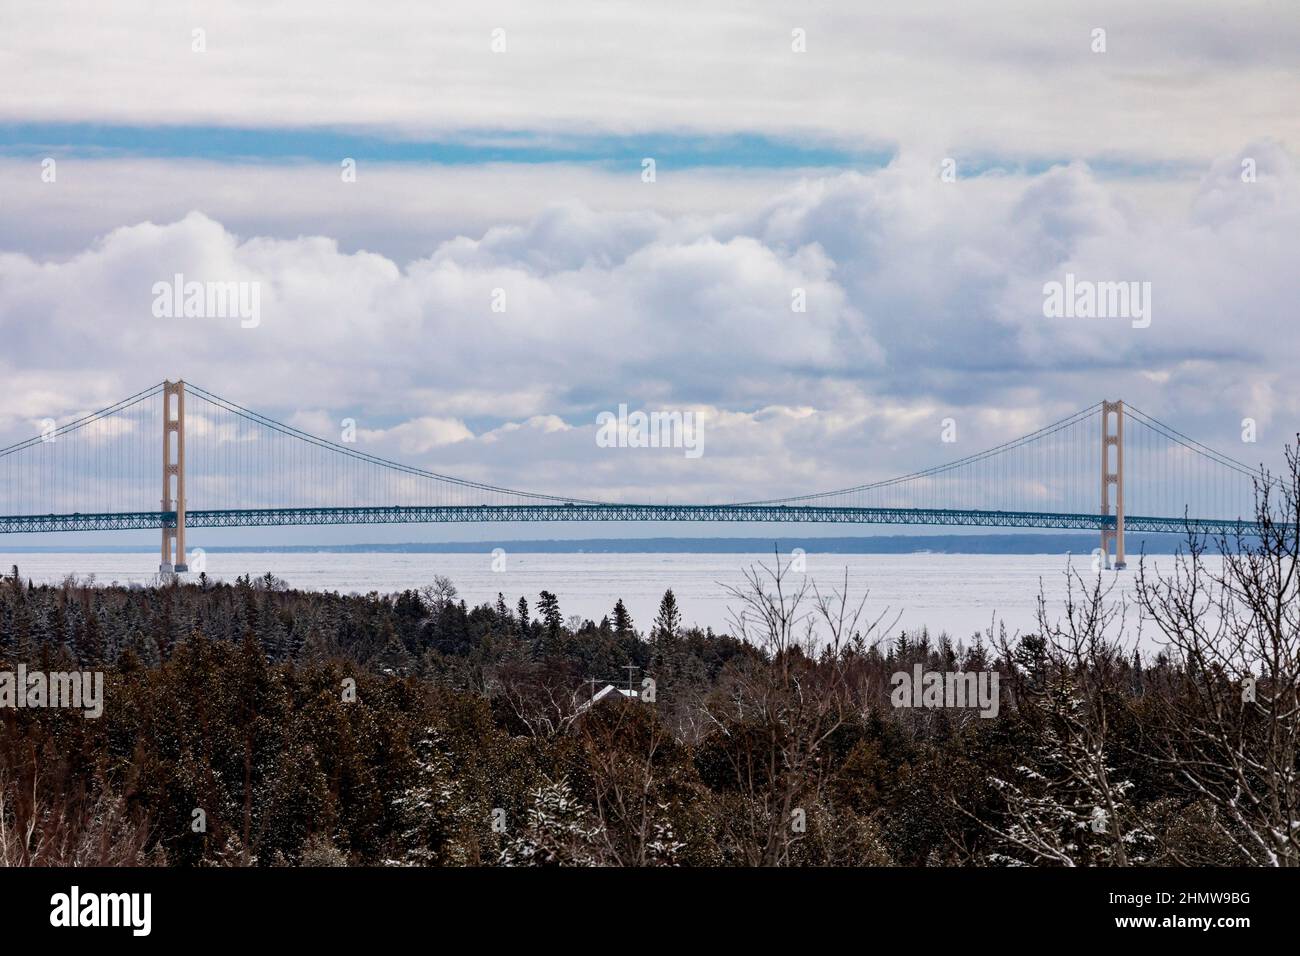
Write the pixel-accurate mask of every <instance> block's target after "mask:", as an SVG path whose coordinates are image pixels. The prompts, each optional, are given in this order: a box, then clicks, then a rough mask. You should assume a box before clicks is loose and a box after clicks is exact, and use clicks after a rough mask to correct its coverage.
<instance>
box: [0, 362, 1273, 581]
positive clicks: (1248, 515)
mask: <svg viewBox="0 0 1300 956" xmlns="http://www.w3.org/2000/svg"><path fill="white" fill-rule="evenodd" d="M187 404H188V406H189V408H188V410H187ZM45 425H46V427H45V428H44V429H43V430H42V432H41V434H39V435H36V436H34V437H32V438H29V439H27V440H26V441H21V442H18V443H16V444H14V445H10V446H9V447H7V448H2V449H0V479H3V484H0V533H24V532H58V531H121V530H132V529H159V530H160V531H161V535H162V543H161V550H160V555H161V563H160V569H161V571H162V572H164V573H170V572H180V571H185V570H187V565H186V560H185V556H186V554H187V551H186V550H185V535H186V531H187V529H189V528H231V527H266V526H283V525H349V524H394V523H408V522H412V523H413V522H498V521H718V522H833V523H841V524H890V525H949V526H958V525H964V526H975V527H986V528H1053V529H1068V530H1088V531H1095V532H1098V533H1099V534H1100V537H1101V547H1102V550H1103V553H1104V554H1105V555H1106V557H1107V561H1108V562H1109V560H1110V553H1111V550H1112V548H1113V551H1114V563H1115V566H1116V567H1123V566H1124V563H1125V550H1124V535H1125V532H1126V531H1134V532H1157V533H1160V532H1164V533H1179V534H1185V533H1187V532H1188V531H1189V530H1190V531H1194V532H1196V533H1198V534H1206V535H1220V534H1223V535H1228V536H1233V535H1236V534H1239V533H1247V534H1248V533H1250V531H1251V529H1252V528H1253V527H1254V521H1253V516H1254V500H1255V487H1256V484H1255V483H1256V480H1257V479H1258V478H1259V477H1260V475H1259V472H1258V471H1257V470H1253V469H1251V468H1250V467H1249V466H1247V465H1245V464H1243V463H1242V462H1240V461H1237V460H1236V459H1233V458H1230V457H1228V456H1227V455H1224V454H1221V453H1220V452H1217V451H1215V450H1214V449H1212V448H1209V447H1208V446H1206V445H1203V444H1201V443H1200V442H1197V441H1195V440H1194V439H1192V438H1189V437H1188V436H1187V435H1184V434H1182V433H1181V432H1179V431H1177V430H1176V429H1174V428H1172V427H1170V426H1168V425H1165V424H1163V423H1161V422H1159V421H1157V420H1156V419H1155V418H1152V417H1151V416H1149V415H1147V414H1146V413H1144V412H1142V411H1141V410H1139V409H1137V408H1134V407H1133V406H1131V405H1125V404H1124V403H1123V402H1120V401H1115V402H1110V401H1103V402H1098V403H1097V404H1095V405H1092V406H1090V407H1088V408H1085V409H1082V410H1080V411H1078V412H1076V413H1074V414H1073V415H1070V416H1068V417H1066V418H1063V419H1061V420H1059V421H1056V422H1053V423H1051V424H1049V425H1046V426H1044V427H1042V428H1040V429H1038V430H1037V431H1035V432H1032V433H1030V434H1028V435H1024V436H1022V437H1020V438H1017V439H1016V440H1014V441H1010V442H1006V443H1005V444H1002V445H998V446H996V447H994V448H989V449H986V450H985V451H982V452H980V453H978V454H975V455H968V456H966V457H963V458H959V459H956V460H954V461H948V462H945V463H943V464H939V465H936V466H934V467H932V468H927V469H925V470H922V471H916V472H912V473H910V474H905V475H900V476H898V477H895V478H890V479H887V480H883V481H875V482H871V483H867V484H861V485H856V486H853V487H849V488H840V489H836V490H831V491H824V492H817V493H811V494H803V495H798V496H795V497H787V498H777V499H770V500H762V501H740V502H735V503H731V504H638V503H621V502H610V501H600V500H591V499H579V498H572V497H568V496H565V495H554V494H539V493H533V492H525V491H518V490H515V489H510V488H504V487H500V486H497V485H492V484H486V483H483V482H477V481H469V480H465V479H462V478H454V477H451V476H448V475H442V474H438V473H435V472H432V471H427V470H424V469H421V468H416V467H412V466H410V465H404V464H400V463H398V462H395V461H390V460H387V459H384V458H380V457H377V456H375V455H371V454H367V453H366V452H363V451H361V450H360V449H358V448H356V447H354V446H353V445H352V444H351V443H336V442H332V441H327V440H325V439H323V438H320V437H318V436H315V435H311V434H309V433H307V432H305V431H302V430H300V429H297V428H294V427H292V426H290V425H287V424H285V423H283V422H279V421H276V420H274V419H272V418H268V417H267V416H264V415H261V414H259V413H257V412H255V411H252V410H250V409H248V408H244V407H243V406H240V405H237V404H235V403H234V402H231V401H228V400H226V399H224V398H221V397H220V396H218V395H216V394H214V393H212V392H209V391H207V390H205V389H203V388H200V387H198V386H196V385H193V384H189V383H185V382H170V381H168V382H163V383H161V384H158V385H155V386H153V387H151V388H148V389H146V390H144V391H142V392H139V393H137V394H135V395H132V396H130V397H129V398H126V399H123V400H122V401H120V402H117V403H116V404H113V405H110V406H108V407H106V408H102V409H100V410H99V411H96V412H94V413H92V414H87V415H83V416H81V417H79V418H76V419H74V420H71V421H68V422H65V423H64V424H61V425H60V424H58V423H57V422H55V421H53V420H48V419H47V420H46V422H45ZM158 489H161V495H160V496H158V497H154V495H155V494H157V490H158Z"/></svg>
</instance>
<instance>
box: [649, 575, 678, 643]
mask: <svg viewBox="0 0 1300 956" xmlns="http://www.w3.org/2000/svg"><path fill="white" fill-rule="evenodd" d="M681 626H682V614H681V612H680V611H679V610H677V597H676V596H675V595H674V594H673V589H672V588H669V589H668V590H667V591H665V592H664V596H663V600H661V601H660V602H659V616H658V617H656V618H655V623H654V627H653V628H652V629H651V631H650V634H651V636H652V637H654V638H656V639H671V638H673V637H676V636H677V631H678V630H679V629H680V628H681Z"/></svg>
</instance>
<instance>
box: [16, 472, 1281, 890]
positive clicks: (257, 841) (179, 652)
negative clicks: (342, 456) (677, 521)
mask: <svg viewBox="0 0 1300 956" xmlns="http://www.w3.org/2000/svg"><path fill="white" fill-rule="evenodd" d="M1288 462H1289V473H1288V474H1287V475H1286V476H1285V478H1284V480H1281V481H1278V482H1276V483H1263V484H1261V488H1260V492H1259V502H1258V505H1257V512H1258V514H1257V519H1258V522H1259V529H1260V533H1259V535H1258V536H1257V537H1251V538H1248V539H1237V540H1235V541H1226V540H1223V541H1218V542H1207V541H1205V540H1203V539H1198V538H1197V537H1196V536H1195V535H1194V534H1189V536H1188V539H1187V542H1186V546H1185V548H1184V550H1183V551H1182V553H1181V554H1180V555H1179V557H1178V560H1177V562H1176V563H1175V564H1174V565H1173V567H1172V569H1171V570H1166V571H1165V572H1164V573H1157V572H1156V571H1155V570H1154V569H1153V568H1151V567H1149V566H1148V565H1147V564H1146V562H1134V563H1135V565H1136V567H1135V568H1134V569H1132V570H1131V571H1129V572H1125V573H1131V574H1134V575H1135V576H1136V582H1135V583H1136V598H1135V600H1134V601H1133V606H1126V604H1125V603H1124V602H1122V601H1118V600H1116V599H1115V598H1114V596H1113V594H1112V588H1113V587H1114V578H1113V575H1112V574H1111V573H1109V572H1107V573H1101V574H1098V573H1096V572H1090V571H1088V570H1086V569H1083V568H1080V569H1076V570H1075V571H1074V572H1073V573H1072V575H1071V584H1070V588H1069V594H1070V596H1069V599H1068V601H1067V603H1066V606H1065V607H1048V606H1047V605H1046V602H1045V601H1044V602H1041V609H1040V615H1039V619H1040V626H1039V627H1038V628H1036V629H1035V631H1034V633H1029V634H1020V635H1014V636H1011V635H1008V634H1006V633H1005V632H1004V631H1003V632H996V633H995V632H992V631H985V632H983V633H975V632H974V631H972V633H971V634H969V635H957V636H954V635H946V634H939V635H933V634H930V633H928V632H925V631H920V632H905V631H896V630H895V629H894V628H893V626H892V623H891V622H890V621H889V620H888V619H887V617H886V616H884V615H876V616H873V611H872V609H871V607H870V605H869V604H868V603H867V601H866V599H865V598H864V597H859V596H855V595H851V594H848V593H847V589H846V587H844V586H839V587H835V586H828V585H827V583H826V582H817V581H811V580H808V579H807V578H806V577H805V576H804V575H802V574H798V573H795V572H794V570H793V569H792V567H791V566H790V564H789V562H788V561H787V560H786V559H785V558H783V556H782V555H781V554H780V553H779V552H778V553H774V554H773V557H772V559H771V560H770V561H765V562H763V563H761V564H758V565H755V566H754V567H752V568H750V569H749V571H748V572H747V575H746V578H747V585H746V586H745V587H743V588H737V589H734V591H733V594H732V597H733V598H734V608H733V624H732V626H731V627H729V628H728V629H727V633H714V632H713V631H711V630H705V631H700V630H698V629H694V628H685V627H683V626H682V624H681V615H680V612H679V610H678V608H677V606H676V601H675V599H674V597H673V594H672V592H671V591H669V592H668V593H666V594H665V595H664V599H663V602H662V604H661V606H660V610H659V614H658V616H657V617H656V619H655V620H654V621H652V622H635V621H633V620H631V619H630V617H629V616H628V614H627V611H626V610H625V608H624V607H623V604H622V602H621V601H618V600H617V599H616V598H615V599H614V600H612V601H611V607H610V611H609V614H608V615H607V616H606V617H604V618H603V619H602V620H600V621H591V620H583V619H579V618H568V619H566V618H565V617H564V615H563V613H562V609H561V606H560V600H559V598H558V597H557V596H556V595H554V594H551V593H549V592H546V591H543V592H541V593H540V594H538V595H535V596H534V595H526V596H515V595H511V596H510V597H509V598H508V597H507V596H506V595H504V594H502V595H500V596H499V597H498V599H497V600H496V602H495V603H492V604H484V605H481V606H469V605H468V604H467V603H466V602H465V601H464V600H462V599H460V597H459V596H458V594H457V591H456V588H455V585H454V582H451V581H448V580H446V579H441V578H439V579H435V580H433V581H432V582H431V583H430V584H429V585H428V586H427V587H425V588H422V589H419V590H410V591H404V592H401V593H397V594H379V593H371V594H365V595H358V594H350V595H344V594H338V593H319V592H303V591H297V590H294V589H292V588H291V587H289V586H288V585H287V584H286V583H285V582H283V581H280V580H278V579H277V578H275V577H274V576H273V575H270V574H267V575H264V576H263V577H261V578H252V577H241V578H240V579H239V580H237V581H236V582H234V583H221V582H213V581H209V580H207V579H206V578H205V577H200V578H199V579H198V580H196V581H193V582H189V583H179V582H175V581H173V582H162V583H159V584H158V585H156V586H151V587H119V586H98V585H95V584H94V583H93V582H87V581H78V580H76V579H72V578H70V579H68V580H67V581H65V582H64V583H63V584H62V585H60V586H37V585H34V584H33V583H32V582H30V581H28V580H25V579H24V577H23V575H22V570H21V568H18V567H15V568H12V569H10V570H9V571H8V573H6V574H4V576H3V578H2V579H0V672H12V671H14V670H15V668H17V666H18V665H19V664H22V665H23V666H24V667H25V668H26V670H27V671H29V672H31V671H39V672H43V673H63V672H74V671H94V672H97V673H102V674H103V675H104V676H103V681H104V686H103V702H102V715H101V716H99V717H97V718H93V719H91V718H88V717H87V716H86V715H85V714H83V713H82V712H81V711H78V710H71V709H67V708H53V707H12V706H11V707H0V862H3V863H5V864H8V865H16V866H43V865H52V866H69V865H78V866H83V865H108V866H114V865H158V866H524V865H527V866H674V865H675V866H692V867H703V866H1146V865H1157V866H1159V865H1211V866H1237V865H1256V866H1295V865H1300V777H1297V743H1298V742H1300V741H1298V739H1297V738H1298V737H1300V699H1298V688H1300V600H1298V599H1297V598H1298V594H1297V592H1298V590H1300V577H1298V576H1300V564H1297V557H1300V554H1298V553H1297V550H1298V541H1300V534H1298V532H1300V494H1297V492H1298V491H1300V462H1298V461H1297V459H1296V457H1295V455H1293V454H1289V456H1288ZM845 581H846V582H847V576H846V579H845ZM1138 620H1140V621H1141V622H1142V624H1141V626H1142V628H1143V633H1142V636H1141V640H1139V639H1138V638H1137V637H1135V630H1136V628H1135V622H1136V621H1138ZM918 665H919V666H920V668H921V670H923V671H925V672H937V673H940V674H969V673H972V672H974V673H986V672H995V673H996V676H997V678H998V681H997V684H996V685H995V686H997V687H998V688H999V691H998V693H999V703H1000V706H999V707H997V708H995V709H994V710H995V714H993V715H990V714H987V713H986V714H984V715H981V712H980V711H978V710H976V709H973V708H968V707H966V708H963V707H950V706H936V707H923V708H918V707H900V706H897V701H896V699H893V697H892V695H891V689H892V686H893V683H894V681H893V677H894V675H896V674H898V673H900V672H905V673H914V672H915V673H919V671H917V670H916V668H917V666H918ZM607 684H612V685H615V686H616V687H619V688H626V689H628V690H630V693H626V694H625V693H612V694H606V695H605V696H603V697H602V698H601V699H600V700H597V701H593V700H592V696H593V693H595V692H598V691H600V690H601V689H603V688H604V687H605V686H606V685H607Z"/></svg>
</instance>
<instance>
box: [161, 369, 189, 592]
mask: <svg viewBox="0 0 1300 956" xmlns="http://www.w3.org/2000/svg"><path fill="white" fill-rule="evenodd" d="M173 399H175V402H173ZM173 478H174V479H175V485H174V494H175V496H174V497H173V481H172V479H173ZM162 480H163V489H162V510H163V511H164V512H165V513H167V512H172V511H175V512H176V524H175V526H173V527H168V526H167V524H166V522H164V523H163V529H162V562H161V563H160V564H159V565H158V573H159V574H164V575H168V574H181V573H183V572H186V571H188V570H189V565H188V564H186V558H185V383H184V382H163V459H162Z"/></svg>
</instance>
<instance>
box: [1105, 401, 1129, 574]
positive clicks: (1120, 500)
mask: <svg viewBox="0 0 1300 956" xmlns="http://www.w3.org/2000/svg"><path fill="white" fill-rule="evenodd" d="M1112 448H1114V449H1115V454H1114V457H1113V461H1112V456H1111V452H1110V450H1111V449H1112ZM1111 488H1114V489H1115V495H1114V505H1113V507H1114V509H1115V510H1114V514H1115V526H1114V527H1113V528H1109V527H1106V526H1105V525H1103V526H1102V529H1101V554H1102V560H1103V561H1104V562H1105V563H1106V564H1107V566H1109V565H1110V544H1111V542H1112V541H1113V542H1114V543H1115V564H1114V567H1115V570H1117V571H1122V570H1123V569H1124V568H1126V567H1128V564H1127V562H1126V561H1125V560H1124V402H1123V400H1120V401H1115V402H1107V401H1103V402H1102V403H1101V513H1102V515H1103V516H1106V515H1109V514H1111V507H1112V502H1111V493H1110V490H1111Z"/></svg>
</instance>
